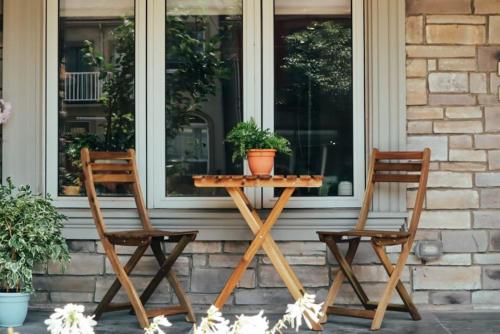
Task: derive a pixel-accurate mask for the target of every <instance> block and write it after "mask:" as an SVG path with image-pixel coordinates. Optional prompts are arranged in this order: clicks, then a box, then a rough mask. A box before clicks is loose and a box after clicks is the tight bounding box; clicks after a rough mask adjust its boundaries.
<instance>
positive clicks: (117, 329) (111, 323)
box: [0, 311, 500, 334]
mask: <svg viewBox="0 0 500 334" xmlns="http://www.w3.org/2000/svg"><path fill="white" fill-rule="evenodd" d="M48 316H49V313H48V312H37V311H30V313H29V315H28V319H27V320H26V323H25V325H24V326H23V327H21V328H18V329H17V331H18V332H19V333H22V334H39V333H46V330H45V327H46V326H45V325H44V323H43V321H44V320H45V319H46V318H47V317H48ZM228 318H229V319H231V320H232V319H234V316H229V317H228ZM269 319H270V320H271V324H273V323H274V322H275V321H276V320H277V319H278V317H277V316H274V315H273V316H269ZM169 320H170V322H172V324H173V326H172V327H170V328H168V329H166V330H165V332H166V333H168V334H174V333H175V334H188V333H190V332H191V329H192V325H191V324H189V323H187V322H185V321H184V317H183V316H175V317H169ZM370 323H371V322H370V320H365V319H355V318H348V317H338V316H330V317H329V318H328V322H327V323H326V324H325V325H324V333H331V334H368V333H373V332H371V331H370V330H369V329H370ZM3 333H4V332H3V331H2V330H0V334H3ZM96 333H98V334H108V333H131V334H136V333H137V334H142V333H143V331H142V330H141V329H140V328H139V326H138V324H137V321H136V318H135V317H134V316H131V315H129V314H128V313H127V312H117V313H109V314H105V315H104V316H103V317H102V319H100V320H99V324H98V326H97V328H96ZM288 333H295V331H289V332H288ZM300 333H315V332H312V331H308V330H302V331H300ZM466 333H476V334H479V333H481V334H490V333H491V334H497V333H500V312H468V313H465V312H446V313H444V312H443V313H423V314H422V320H421V321H412V320H411V319H410V318H409V316H408V315H407V314H404V313H394V312H388V313H387V314H386V317H385V319H384V322H383V324H382V328H381V329H380V331H378V332H377V334H466Z"/></svg>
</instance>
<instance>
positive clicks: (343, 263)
mask: <svg viewBox="0 0 500 334" xmlns="http://www.w3.org/2000/svg"><path fill="white" fill-rule="evenodd" d="M325 242H326V244H327V245H328V248H330V250H331V252H332V254H333V255H334V256H335V258H336V259H337V262H338V263H339V266H340V269H341V270H342V272H343V273H344V275H345V277H346V278H347V280H348V281H349V283H350V284H351V286H352V288H353V289H354V292H355V293H356V295H357V296H358V298H359V300H360V301H361V303H362V304H363V306H364V307H365V308H367V304H368V301H369V299H368V296H367V295H366V293H365V291H364V290H363V287H362V286H361V284H360V283H359V281H358V279H357V278H356V276H355V275H354V272H353V271H352V268H351V265H350V263H349V262H348V261H347V259H346V258H345V257H344V255H342V253H341V252H340V250H339V248H338V246H337V243H336V242H335V240H334V239H333V238H327V239H326V240H325ZM356 248H357V246H356ZM353 257H354V255H353ZM351 261H352V259H351Z"/></svg>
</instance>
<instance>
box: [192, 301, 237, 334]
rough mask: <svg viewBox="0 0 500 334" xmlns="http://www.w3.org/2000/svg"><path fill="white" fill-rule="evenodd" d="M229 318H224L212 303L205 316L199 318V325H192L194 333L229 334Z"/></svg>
mask: <svg viewBox="0 0 500 334" xmlns="http://www.w3.org/2000/svg"><path fill="white" fill-rule="evenodd" d="M229 333H230V327H229V320H226V319H224V317H223V316H222V313H220V312H219V309H217V308H216V307H215V306H214V305H212V306H210V308H209V309H208V311H207V317H206V318H203V319H201V323H200V326H199V327H197V326H196V325H195V326H194V334H229Z"/></svg>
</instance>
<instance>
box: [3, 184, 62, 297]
mask: <svg viewBox="0 0 500 334" xmlns="http://www.w3.org/2000/svg"><path fill="white" fill-rule="evenodd" d="M65 219H66V217H64V216H63V215H61V214H60V213H58V212H57V210H56V209H55V208H54V206H53V205H52V203H51V199H50V197H48V198H43V197H40V196H36V195H34V194H33V193H32V191H31V189H30V187H29V186H20V187H19V188H16V187H15V186H14V185H13V184H12V181H11V179H10V178H8V179H7V184H6V185H0V290H5V291H9V290H14V291H27V292H30V291H32V290H33V285H32V272H33V266H34V265H35V263H45V262H47V261H49V260H52V261H57V262H62V263H64V262H67V261H69V253H68V247H67V245H66V242H65V240H64V238H63V237H62V233H61V230H62V228H63V221H64V220H65Z"/></svg>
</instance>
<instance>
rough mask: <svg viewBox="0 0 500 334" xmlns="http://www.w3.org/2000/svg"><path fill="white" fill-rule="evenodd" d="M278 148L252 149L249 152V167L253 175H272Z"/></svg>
mask: <svg viewBox="0 0 500 334" xmlns="http://www.w3.org/2000/svg"><path fill="white" fill-rule="evenodd" d="M275 155H276V150H272V149H252V150H248V152H247V159H248V167H249V168H250V171H251V172H252V175H270V174H271V171H272V170H273V167H274V157H275Z"/></svg>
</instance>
